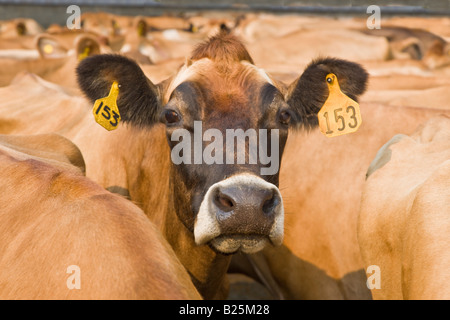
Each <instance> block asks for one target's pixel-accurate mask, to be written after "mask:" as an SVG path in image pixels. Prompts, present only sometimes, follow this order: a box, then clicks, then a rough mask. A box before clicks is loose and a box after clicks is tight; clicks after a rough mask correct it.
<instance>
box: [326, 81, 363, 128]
mask: <svg viewBox="0 0 450 320" xmlns="http://www.w3.org/2000/svg"><path fill="white" fill-rule="evenodd" d="M325 79H326V82H327V85H328V91H329V95H328V98H327V100H326V101H325V103H324V104H323V106H322V108H321V109H320V111H319V113H318V114H317V117H318V119H319V128H320V131H321V132H322V133H323V134H324V135H326V136H327V137H336V136H340V135H343V134H347V133H352V132H355V131H356V130H358V128H359V126H360V125H361V122H362V118H361V111H360V109H359V104H358V103H357V102H356V101H355V100H353V99H351V98H350V97H348V96H347V95H345V94H344V93H343V92H342V91H341V88H340V87H339V82H338V79H337V77H336V75H335V74H334V73H329V74H327V76H326V78H325Z"/></svg>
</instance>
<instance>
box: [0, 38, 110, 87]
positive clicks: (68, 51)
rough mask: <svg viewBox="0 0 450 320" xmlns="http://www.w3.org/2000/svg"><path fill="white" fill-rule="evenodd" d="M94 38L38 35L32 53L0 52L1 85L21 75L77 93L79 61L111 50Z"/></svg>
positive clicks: (21, 51) (17, 51)
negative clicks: (40, 79) (26, 73)
mask: <svg viewBox="0 0 450 320" xmlns="http://www.w3.org/2000/svg"><path fill="white" fill-rule="evenodd" d="M100 41H101V39H99V38H98V37H97V36H96V35H94V34H90V33H84V32H62V33H60V34H53V35H49V34H41V35H39V36H37V37H36V38H35V39H34V40H33V43H34V47H35V49H34V50H0V68H1V69H2V72H1V74H0V85H7V84H9V83H10V82H11V80H12V79H14V77H16V75H17V74H18V73H20V72H22V71H26V72H31V73H34V74H37V75H39V76H41V77H43V78H44V79H46V80H49V81H52V82H55V83H58V84H59V85H63V86H66V87H71V88H74V89H77V84H76V77H75V67H76V66H77V64H78V62H79V60H80V59H82V58H84V57H88V56H91V55H94V54H99V53H108V52H111V50H110V49H109V48H108V47H107V46H105V45H101V43H100Z"/></svg>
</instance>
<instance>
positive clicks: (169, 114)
mask: <svg viewBox="0 0 450 320" xmlns="http://www.w3.org/2000/svg"><path fill="white" fill-rule="evenodd" d="M164 119H165V121H166V123H168V124H172V123H177V122H180V120H181V118H180V115H179V114H178V113H177V112H176V111H174V110H166V111H164Z"/></svg>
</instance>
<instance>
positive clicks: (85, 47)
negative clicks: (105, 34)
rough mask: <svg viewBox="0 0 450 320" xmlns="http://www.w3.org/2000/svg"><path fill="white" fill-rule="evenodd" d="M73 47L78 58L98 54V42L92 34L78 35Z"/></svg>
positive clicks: (81, 58)
mask: <svg viewBox="0 0 450 320" xmlns="http://www.w3.org/2000/svg"><path fill="white" fill-rule="evenodd" d="M74 43H75V49H76V52H77V57H78V60H80V61H81V60H83V59H84V58H87V57H90V56H93V55H96V54H100V44H99V42H98V41H97V39H95V38H94V37H93V36H90V35H84V34H83V35H79V36H78V37H77V38H76V39H75V40H74Z"/></svg>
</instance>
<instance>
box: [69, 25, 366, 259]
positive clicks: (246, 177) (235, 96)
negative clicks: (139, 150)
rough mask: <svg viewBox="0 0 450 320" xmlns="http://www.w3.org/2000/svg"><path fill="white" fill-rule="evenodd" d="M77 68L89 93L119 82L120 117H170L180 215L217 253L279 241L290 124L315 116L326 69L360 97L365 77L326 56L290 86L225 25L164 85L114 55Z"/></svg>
mask: <svg viewBox="0 0 450 320" xmlns="http://www.w3.org/2000/svg"><path fill="white" fill-rule="evenodd" d="M77 71H78V79H79V84H80V87H81V88H82V90H83V91H84V92H85V94H86V95H87V96H88V97H89V98H90V99H91V100H95V99H98V98H100V97H104V96H106V95H107V94H108V92H109V89H110V87H111V84H112V83H113V82H114V81H117V82H118V83H119V84H120V85H121V87H120V93H119V97H118V101H117V104H118V106H119V110H120V113H121V117H122V120H123V121H124V122H128V123H129V124H131V125H134V126H141V127H143V126H152V125H154V124H156V123H157V122H162V123H163V124H164V125H165V128H166V134H167V139H168V143H169V146H170V148H171V152H172V153H171V157H172V160H173V166H172V170H171V176H170V179H171V183H172V184H171V185H172V187H173V190H174V194H175V196H174V197H173V198H174V204H175V209H176V211H177V214H178V217H179V218H180V220H181V221H182V222H183V223H184V225H185V226H186V227H187V228H188V229H189V230H190V231H191V232H193V236H194V238H195V242H196V243H197V244H198V245H202V244H209V245H210V247H212V248H213V249H214V250H216V251H218V252H221V253H234V252H236V251H238V250H242V251H244V252H248V253H251V252H256V251H258V250H260V249H262V248H263V247H264V246H265V245H266V244H268V243H272V244H275V245H278V244H281V242H282V239H283V229H284V222H283V221H284V211H283V201H282V197H281V194H280V191H279V190H278V178H279V174H278V172H279V171H278V169H279V164H280V162H281V156H282V153H283V150H284V147H285V143H286V140H287V137H288V131H289V129H298V128H307V129H310V128H313V127H315V126H317V116H316V115H317V112H318V111H319V110H320V108H321V106H322V105H323V104H324V102H325V100H326V98H327V96H328V87H327V84H326V80H325V78H326V75H327V74H329V73H334V74H336V75H337V77H338V79H339V81H340V85H341V90H342V91H343V92H344V93H346V94H347V95H348V96H350V97H351V98H352V99H354V100H356V99H357V96H358V95H360V94H361V93H362V92H363V91H364V90H365V86H366V81H367V73H366V72H365V71H364V70H363V69H362V68H361V67H360V66H359V65H357V64H355V63H351V62H347V61H343V60H338V59H330V58H325V59H318V60H315V61H313V62H312V63H311V64H310V65H309V66H308V67H307V68H306V69H305V71H304V73H303V74H302V76H301V77H300V78H298V79H297V80H296V81H295V82H294V83H292V84H291V85H290V86H284V85H283V84H280V83H277V82H276V81H275V80H273V79H272V78H271V77H270V76H269V75H268V74H266V73H265V72H264V70H262V69H259V68H258V67H256V66H255V65H254V64H253V61H252V58H251V57H250V55H249V53H248V52H247V50H246V49H245V47H244V46H243V45H242V43H241V42H239V41H238V40H237V39H236V38H235V37H234V36H231V35H226V34H224V33H221V34H219V35H217V36H215V37H213V38H211V39H209V40H208V41H207V42H206V43H204V44H201V45H200V46H198V47H197V48H196V49H195V50H194V52H193V54H192V55H191V57H190V58H189V59H188V60H187V61H186V63H185V64H184V65H183V66H182V67H181V69H180V70H179V72H178V73H177V74H176V75H175V76H174V77H172V78H170V79H168V80H166V81H164V82H162V83H160V84H159V85H154V84H153V83H152V82H151V81H150V80H148V79H147V78H146V77H145V75H144V74H143V72H142V71H141V69H140V67H139V66H138V65H137V64H136V63H135V62H133V61H131V60H129V59H126V58H124V57H121V56H117V55H98V56H94V57H92V58H88V59H86V60H84V61H82V62H81V64H80V65H79V67H78V70H77ZM300 156H302V155H299V157H300Z"/></svg>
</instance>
